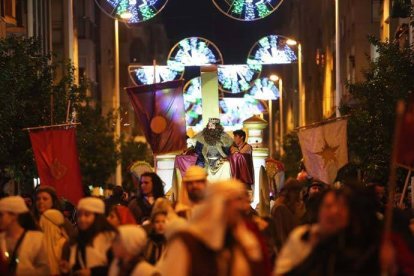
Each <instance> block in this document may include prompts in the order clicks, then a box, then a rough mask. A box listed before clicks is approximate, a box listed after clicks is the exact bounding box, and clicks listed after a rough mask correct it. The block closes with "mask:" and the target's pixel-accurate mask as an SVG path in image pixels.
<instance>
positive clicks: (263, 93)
mask: <svg viewBox="0 0 414 276" xmlns="http://www.w3.org/2000/svg"><path fill="white" fill-rule="evenodd" d="M249 94H250V95H251V96H252V97H253V98H255V99H258V100H277V99H278V98H279V97H280V94H279V89H278V88H277V87H276V85H275V83H274V82H273V81H271V80H270V79H268V78H260V79H257V80H256V81H255V82H254V85H253V87H252V88H251V89H250V91H249Z"/></svg>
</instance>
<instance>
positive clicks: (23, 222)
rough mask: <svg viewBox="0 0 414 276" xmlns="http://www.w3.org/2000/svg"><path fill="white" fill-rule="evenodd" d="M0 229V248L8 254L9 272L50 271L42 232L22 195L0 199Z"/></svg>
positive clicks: (6, 255) (43, 272)
mask: <svg viewBox="0 0 414 276" xmlns="http://www.w3.org/2000/svg"><path fill="white" fill-rule="evenodd" d="M0 231H2V233H1V234H0V250H1V254H2V256H5V257H6V258H7V259H6V262H7V274H8V275H14V274H15V275H18V276H20V275H49V266H48V260H47V254H46V250H45V247H44V244H43V239H44V236H43V233H42V232H40V231H39V230H38V229H37V227H36V223H35V221H34V219H33V217H32V215H31V214H30V213H29V209H28V208H27V206H26V204H25V202H24V199H23V198H22V197H20V196H9V197H6V198H3V199H1V200H0Z"/></svg>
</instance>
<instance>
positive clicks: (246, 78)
mask: <svg viewBox="0 0 414 276" xmlns="http://www.w3.org/2000/svg"><path fill="white" fill-rule="evenodd" d="M261 70H262V66H261V65H260V64H259V65H256V66H250V65H245V64H241V65H219V66H218V67H217V74H218V82H219V87H220V89H221V90H222V91H224V92H229V93H240V92H244V91H246V90H249V89H250V87H251V86H252V84H253V81H254V80H255V79H257V78H258V77H259V75H260V72H261Z"/></svg>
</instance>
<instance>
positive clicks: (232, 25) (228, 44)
mask: <svg viewBox="0 0 414 276" xmlns="http://www.w3.org/2000/svg"><path fill="white" fill-rule="evenodd" d="M223 1H224V0H223ZM287 2H289V1H288V0H285V1H284V2H283V3H282V4H281V6H280V7H279V9H277V10H276V11H275V12H274V13H272V14H271V15H269V16H268V17H266V18H264V19H261V20H258V21H253V22H242V21H238V20H235V19H232V18H229V17H227V16H226V15H224V14H223V13H221V12H220V11H219V10H218V9H217V8H216V7H215V6H214V4H213V2H212V1H211V0H169V1H168V3H167V5H166V7H165V8H164V9H163V10H162V12H161V13H160V14H159V15H158V16H157V18H156V20H157V21H159V22H163V23H164V26H165V28H166V31H167V35H168V38H169V40H170V43H171V45H174V44H175V43H177V42H178V41H180V40H181V39H183V38H185V37H189V36H201V37H204V38H206V39H209V40H210V41H212V42H213V43H215V44H216V45H217V47H218V48H219V49H220V51H221V53H222V55H223V59H224V63H225V64H240V63H245V62H246V58H247V54H248V52H249V50H250V48H251V47H252V46H253V44H254V43H255V42H256V41H257V40H259V39H260V38H261V37H263V36H266V35H269V34H272V33H277V30H278V29H279V28H280V27H281V26H282V24H283V19H282V14H283V12H284V9H285V8H286V5H287ZM148 23H150V22H148Z"/></svg>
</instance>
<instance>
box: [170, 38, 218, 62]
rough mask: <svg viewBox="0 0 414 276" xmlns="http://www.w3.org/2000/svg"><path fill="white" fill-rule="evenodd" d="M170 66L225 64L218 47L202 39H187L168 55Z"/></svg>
mask: <svg viewBox="0 0 414 276" xmlns="http://www.w3.org/2000/svg"><path fill="white" fill-rule="evenodd" d="M167 64H168V65H169V66H174V67H179V66H203V65H211V64H223V56H222V55H221V52H220V50H219V49H218V47H217V46H216V45H215V44H214V43H213V42H211V41H210V40H208V39H205V38H202V37H196V36H194V37H187V38H184V39H182V40H180V41H179V42H178V43H177V44H175V45H174V46H173V47H172V48H171V50H170V53H169V54H168V60H167Z"/></svg>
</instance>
